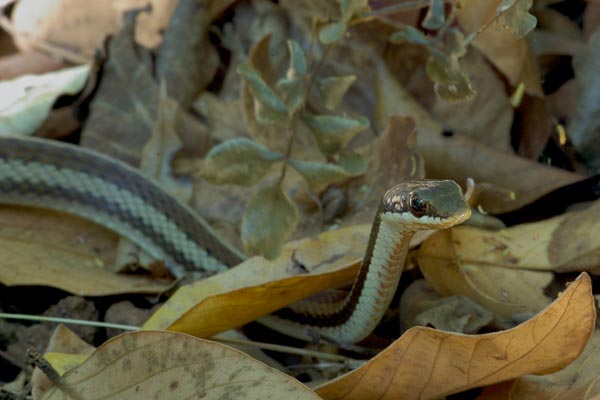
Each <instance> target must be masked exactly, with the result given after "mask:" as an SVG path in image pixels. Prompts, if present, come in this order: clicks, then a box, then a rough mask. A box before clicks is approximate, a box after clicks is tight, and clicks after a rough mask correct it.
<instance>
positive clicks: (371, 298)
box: [340, 216, 414, 342]
mask: <svg viewBox="0 0 600 400" xmlns="http://www.w3.org/2000/svg"><path fill="white" fill-rule="evenodd" d="M377 220H378V221H376V223H378V224H379V227H375V226H373V230H372V232H371V238H370V243H369V247H368V249H369V251H368V252H367V253H366V254H365V258H364V259H363V262H362V265H361V269H360V272H359V275H358V277H357V279H356V280H355V282H354V285H353V286H352V290H351V291H350V293H349V295H348V297H347V298H346V299H345V300H344V304H343V307H342V309H346V310H347V311H345V312H344V313H345V314H346V315H348V318H347V320H346V321H345V323H344V324H343V326H342V327H341V332H340V334H341V335H342V336H343V337H345V338H347V340H345V341H348V342H357V341H359V340H362V339H364V338H365V337H367V336H368V335H369V334H370V333H371V332H372V331H373V330H374V329H375V327H376V326H377V324H379V322H380V320H381V318H382V317H383V314H384V313H385V311H386V310H387V308H388V307H389V305H390V303H391V301H392V298H393V297H394V294H395V293H396V289H397V287H398V282H399V280H400V275H402V270H403V268H404V263H405V262H406V256H407V254H408V250H409V247H410V240H411V238H412V236H413V234H414V231H413V230H409V229H406V227H402V226H401V225H399V224H397V223H394V222H390V221H386V220H382V219H381V218H380V217H379V216H378V217H377ZM365 315H370V316H371V318H365Z"/></svg>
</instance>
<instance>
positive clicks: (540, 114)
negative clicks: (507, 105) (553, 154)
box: [517, 95, 554, 161]
mask: <svg viewBox="0 0 600 400" xmlns="http://www.w3.org/2000/svg"><path fill="white" fill-rule="evenodd" d="M521 116H522V119H521V124H520V137H519V147H518V149H517V152H518V153H519V154H520V155H521V156H523V157H525V158H528V159H530V160H534V161H535V160H537V159H538V157H539V156H540V153H541V152H542V151H543V150H544V147H545V146H546V143H548V139H549V138H550V135H551V134H552V129H553V128H554V116H553V115H552V113H551V110H550V105H549V104H548V101H547V100H546V99H545V98H542V97H535V96H528V95H526V96H525V97H524V99H523V103H522V104H521Z"/></svg>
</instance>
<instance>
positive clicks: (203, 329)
mask: <svg viewBox="0 0 600 400" xmlns="http://www.w3.org/2000/svg"><path fill="white" fill-rule="evenodd" d="M369 230H370V226H369V225H357V226H352V227H348V228H342V229H337V230H333V231H329V232H324V233H322V234H321V235H319V236H318V237H316V238H307V239H301V240H297V241H293V242H290V243H288V244H286V245H285V246H284V247H283V250H282V252H281V254H280V255H279V257H278V258H276V259H275V260H272V261H269V260H265V259H264V258H262V257H253V258H250V259H248V260H246V261H244V262H243V263H242V264H240V265H238V266H237V267H236V268H233V269H230V270H228V271H226V272H224V273H221V274H218V275H214V276H211V277H210V278H207V279H204V280H202V281H199V282H194V283H192V284H190V285H186V286H182V287H181V288H180V289H179V290H177V292H175V294H174V295H173V296H171V297H170V298H169V300H168V301H167V302H166V303H165V304H163V306H162V307H161V308H160V309H158V310H157V311H156V313H154V315H153V316H152V317H150V319H149V320H148V321H146V324H144V326H143V328H144V329H171V330H177V331H179V332H185V333H190V334H193V335H197V336H202V337H208V336H210V335H213V334H215V333H218V332H220V331H223V330H226V329H230V328H233V327H236V326H240V325H243V324H245V323H247V322H250V321H252V320H254V319H256V318H257V317H259V316H262V315H265V314H268V313H270V312H272V311H275V310H277V309H279V308H282V307H285V306H287V305H289V304H290V303H292V302H294V301H297V300H300V299H303V298H305V297H308V296H310V295H312V294H315V293H317V292H319V291H322V290H324V289H327V288H330V287H335V286H339V285H340V284H344V283H346V284H347V283H350V282H352V279H354V277H355V275H356V272H357V267H358V265H357V263H358V261H359V260H360V258H361V257H362V256H363V253H364V251H365V249H366V246H367V241H368V237H369ZM249 304H252V306H249ZM200 315H201V317H199V316H200Z"/></svg>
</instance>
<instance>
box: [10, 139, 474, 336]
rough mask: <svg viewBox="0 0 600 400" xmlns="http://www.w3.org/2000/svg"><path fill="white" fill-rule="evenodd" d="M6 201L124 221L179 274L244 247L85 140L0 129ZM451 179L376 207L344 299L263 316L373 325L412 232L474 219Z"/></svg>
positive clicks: (337, 329)
mask: <svg viewBox="0 0 600 400" xmlns="http://www.w3.org/2000/svg"><path fill="white" fill-rule="evenodd" d="M0 202H2V203H11V204H24V205H31V206H36V207H44V208H51V209H56V210H59V211H64V212H68V213H72V214H75V215H78V216H81V217H84V218H87V219H90V220H92V221H94V222H96V223H98V224H100V225H103V226H105V227H107V228H109V229H112V230H114V231H116V232H117V233H119V234H121V235H122V236H124V237H127V238H128V239H130V240H131V241H132V242H134V243H136V244H137V245H139V246H140V247H141V248H143V249H144V250H145V251H146V252H147V253H148V254H150V255H151V256H152V257H154V258H156V259H157V260H163V261H164V262H165V263H166V264H167V265H168V266H169V268H170V269H171V271H172V272H173V273H174V275H175V276H177V277H180V276H183V275H184V274H185V272H186V271H188V270H194V269H198V268H203V269H206V270H208V271H221V270H224V269H225V268H227V267H231V266H234V265H236V264H238V263H239V262H241V261H242V260H243V258H244V255H243V254H242V253H241V252H240V251H238V250H237V249H235V248H234V247H232V246H230V245H228V244H227V242H226V241H224V240H222V239H221V238H220V237H219V236H218V235H217V234H216V232H214V231H213V230H212V229H211V228H210V226H209V225H208V223H206V222H205V221H204V220H203V219H201V218H200V217H199V216H197V215H196V214H195V213H194V212H193V211H192V210H191V209H190V208H189V207H187V206H186V205H184V204H182V203H180V202H179V201H177V200H176V199H175V198H174V197H172V196H171V195H169V194H168V193H167V192H165V191H164V190H163V189H161V188H160V186H158V185H157V184H155V183H154V182H152V181H151V180H149V179H148V178H145V177H144V176H143V175H142V174H141V173H139V172H138V171H137V170H135V169H134V168H131V167H129V166H128V165H126V164H124V163H122V162H120V161H118V160H115V159H112V158H110V157H107V156H104V155H101V154H99V153H97V152H94V151H91V150H86V149H84V148H81V147H79V146H72V145H67V144H62V143H58V142H55V141H49V140H40V139H33V138H22V137H11V136H1V137H0ZM469 215H470V210H469V207H468V205H467V203H466V202H465V200H464V197H463V195H462V192H461V189H460V187H459V186H458V185H457V184H456V183H455V182H453V181H433V180H428V181H410V182H404V183H401V184H400V185H397V186H395V187H393V188H391V189H390V190H388V191H387V192H386V193H385V194H384V196H383V197H382V201H381V204H380V206H379V209H378V211H377V213H376V216H375V219H374V222H373V227H372V230H371V236H370V240H369V244H368V247H367V251H366V254H365V257H364V259H363V262H362V266H361V270H360V273H359V275H358V276H357V278H356V280H355V282H354V285H353V287H352V290H351V292H350V293H349V294H348V295H347V296H345V297H343V298H340V299H331V298H330V299H327V298H324V297H323V296H321V297H320V298H319V299H313V300H310V299H309V300H307V301H304V302H301V303H299V304H297V305H293V306H291V307H290V308H287V309H284V310H281V311H280V312H278V313H276V314H275V315H272V316H268V317H265V318H262V319H261V322H263V323H264V324H265V325H267V326H270V327H273V328H274V329H276V330H279V331H282V332H284V333H287V334H290V335H291V336H295V337H299V338H303V339H311V338H314V335H315V334H320V335H325V336H328V337H331V338H332V339H334V340H336V341H338V342H344V343H351V342H356V341H359V340H361V339H363V338H364V337H366V336H367V335H369V333H370V332H371V331H372V330H373V329H374V328H375V326H376V325H377V323H378V322H379V321H380V319H381V317H382V315H383V313H384V312H385V310H386V309H387V307H388V306H389V303H390V301H391V299H392V296H393V295H394V292H395V290H396V286H397V284H398V280H399V277H400V274H401V272H402V267H403V265H404V262H405V259H406V254H407V252H408V247H409V244H410V239H411V237H412V235H413V234H414V233H415V232H416V231H419V230H428V229H442V228H447V227H450V226H452V225H455V224H458V223H461V222H463V221H464V220H466V219H467V218H468V217H469Z"/></svg>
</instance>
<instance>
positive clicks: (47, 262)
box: [0, 206, 168, 296]
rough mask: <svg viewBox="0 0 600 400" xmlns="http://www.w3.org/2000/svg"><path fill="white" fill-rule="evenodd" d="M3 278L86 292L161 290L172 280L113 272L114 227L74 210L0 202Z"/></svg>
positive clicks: (9, 281) (0, 273)
mask: <svg viewBox="0 0 600 400" xmlns="http://www.w3.org/2000/svg"><path fill="white" fill-rule="evenodd" d="M0 221H1V223H0V252H1V253H2V254H3V262H2V263H0V282H2V283H3V284H4V285H6V286H15V285H45V286H52V287H56V288H59V289H62V290H65V291H67V292H71V293H74V294H79V295H87V296H106V295H111V294H117V293H136V292H137V293H160V292H162V291H164V290H166V289H167V287H168V285H166V284H161V283H159V282H156V281H153V280H151V279H148V278H145V277H142V276H131V275H119V274H115V273H114V272H113V271H112V270H111V268H110V266H112V265H113V263H114V247H115V243H116V236H115V234H114V233H112V232H109V231H108V230H106V229H104V228H101V227H99V226H98V225H95V224H93V223H91V222H89V221H86V220H84V219H81V218H77V217H74V216H71V215H66V214H63V213H58V212H54V211H46V210H40V209H34V208H28V207H9V206H3V207H2V208H0Z"/></svg>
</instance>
